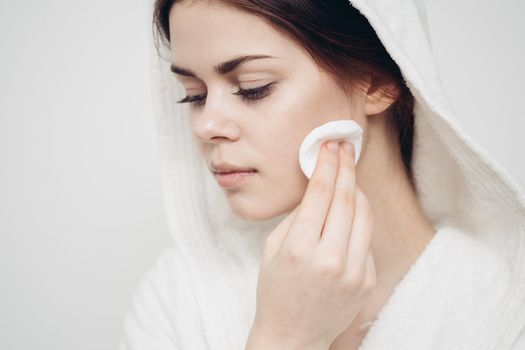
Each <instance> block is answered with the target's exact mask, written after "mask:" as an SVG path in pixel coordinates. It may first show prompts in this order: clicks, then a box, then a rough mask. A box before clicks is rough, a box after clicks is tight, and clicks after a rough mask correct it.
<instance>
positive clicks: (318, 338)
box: [248, 141, 376, 349]
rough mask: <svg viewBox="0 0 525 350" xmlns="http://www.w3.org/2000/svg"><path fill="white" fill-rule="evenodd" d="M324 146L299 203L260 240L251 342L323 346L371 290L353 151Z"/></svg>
mask: <svg viewBox="0 0 525 350" xmlns="http://www.w3.org/2000/svg"><path fill="white" fill-rule="evenodd" d="M331 143H332V145H334V146H336V147H337V145H338V143H337V142H334V141H332V142H331ZM328 144H329V142H327V143H325V144H324V145H323V147H321V151H320V153H319V158H318V161H317V164H316V168H315V170H314V173H313V175H312V178H311V179H310V182H309V183H308V187H307V189H306V193H305V195H304V197H303V200H302V201H301V203H300V204H299V205H298V206H297V207H296V208H295V209H294V210H293V211H292V212H291V213H290V214H289V215H288V216H287V217H285V219H284V220H283V221H282V222H280V223H279V225H278V226H277V227H276V228H275V230H274V231H272V232H271V233H270V234H269V236H268V238H267V239H266V245H265V248H264V252H263V259H262V263H261V267H260V271H259V278H258V284H257V305H256V315H255V320H254V323H253V326H252V331H251V333H250V339H251V340H252V341H253V343H259V344H260V343H261V341H260V340H261V339H264V340H263V341H264V342H265V344H269V345H272V346H279V348H280V349H328V348H329V346H330V344H331V343H332V341H333V340H334V339H335V338H336V337H337V336H338V335H339V334H341V333H342V332H343V331H344V330H345V329H346V328H347V327H348V326H349V325H350V324H351V323H352V321H353V320H354V319H355V317H356V316H357V314H358V312H359V311H360V309H361V308H362V307H363V305H364V302H365V300H366V299H367V297H368V296H369V294H370V292H371V291H372V290H373V289H374V288H375V284H376V272H375V265H374V261H373V257H372V252H371V249H370V240H371V235H372V228H373V217H372V210H371V208H370V204H369V202H368V200H367V199H366V197H365V195H364V194H363V192H361V191H360V190H359V188H358V187H357V184H356V173H355V162H354V157H355V155H354V148H353V145H352V144H351V143H347V144H348V145H350V149H349V152H348V151H344V150H343V147H339V149H337V148H336V149H335V151H330V150H329V149H328V148H327V145H328ZM254 339H257V340H254ZM248 344H250V341H249V342H248ZM276 348H277V347H276Z"/></svg>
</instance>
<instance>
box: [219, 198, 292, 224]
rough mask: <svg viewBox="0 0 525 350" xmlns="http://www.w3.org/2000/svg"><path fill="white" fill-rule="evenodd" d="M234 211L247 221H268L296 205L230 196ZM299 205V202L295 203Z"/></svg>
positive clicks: (231, 206)
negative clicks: (281, 204)
mask: <svg viewBox="0 0 525 350" xmlns="http://www.w3.org/2000/svg"><path fill="white" fill-rule="evenodd" d="M228 200H229V204H230V208H231V209H232V211H233V213H234V214H235V215H236V216H237V217H239V218H241V219H243V220H246V221H266V220H271V219H274V218H276V217H278V216H280V215H282V214H285V213H287V212H290V211H291V210H292V209H293V208H294V207H295V206H286V207H280V206H279V205H278V204H276V203H274V202H272V201H270V200H268V199H266V200H262V199H261V200H259V201H257V200H254V199H253V197H252V198H247V197H243V198H240V196H238V197H235V196H230V197H229V198H228ZM295 205H297V203H296V204H295Z"/></svg>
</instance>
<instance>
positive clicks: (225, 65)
mask: <svg viewBox="0 0 525 350" xmlns="http://www.w3.org/2000/svg"><path fill="white" fill-rule="evenodd" d="M261 58H275V57H273V56H268V55H246V56H240V57H236V58H233V59H231V60H228V61H226V62H222V63H220V64H218V65H217V66H216V67H215V71H216V72H217V73H219V74H221V75H224V74H226V73H229V72H231V71H233V70H234V69H235V68H237V67H238V66H239V65H240V64H242V63H244V62H247V61H251V60H256V59H261ZM171 71H172V72H173V73H175V74H179V75H184V76H187V77H193V78H196V77H197V75H196V74H195V73H193V72H192V71H191V70H189V69H186V68H182V67H178V66H176V65H175V64H174V63H172V64H171Z"/></svg>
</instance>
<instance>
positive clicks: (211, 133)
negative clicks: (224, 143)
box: [193, 106, 240, 143]
mask: <svg viewBox="0 0 525 350" xmlns="http://www.w3.org/2000/svg"><path fill="white" fill-rule="evenodd" d="M206 107H208V106H206ZM206 107H205V109H204V111H203V112H202V113H201V114H200V115H198V116H196V117H195V119H194V122H193V132H194V133H195V136H196V138H197V139H198V140H199V141H201V142H208V143H214V142H217V141H220V140H224V139H228V140H230V141H235V140H237V139H238V138H239V136H240V129H239V127H238V125H237V123H236V122H235V121H234V120H233V118H232V117H231V116H228V115H227V114H228V112H226V111H221V110H218V109H216V108H209V109H207V108H206Z"/></svg>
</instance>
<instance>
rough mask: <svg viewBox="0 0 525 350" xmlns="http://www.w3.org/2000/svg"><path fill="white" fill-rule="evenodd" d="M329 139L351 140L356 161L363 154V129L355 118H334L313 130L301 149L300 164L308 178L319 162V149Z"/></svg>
mask: <svg viewBox="0 0 525 350" xmlns="http://www.w3.org/2000/svg"><path fill="white" fill-rule="evenodd" d="M328 140H335V141H340V140H341V141H342V140H344V141H350V142H352V143H353V145H354V149H355V162H356V164H357V161H358V160H359V156H360V155H361V143H362V142H363V129H361V127H360V126H359V124H357V123H356V122H355V121H353V120H334V121H330V122H328V123H325V124H323V125H321V126H320V127H318V128H315V129H314V130H312V131H311V132H310V133H309V134H308V135H307V136H306V137H305V139H304V141H303V143H302V144H301V148H300V149H299V164H300V165H301V169H302V171H303V173H304V175H306V177H307V178H309V179H310V178H311V177H312V174H313V172H314V169H315V165H316V163H317V157H318V155H319V150H320V149H321V146H322V145H323V143H325V142H326V141H328Z"/></svg>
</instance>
